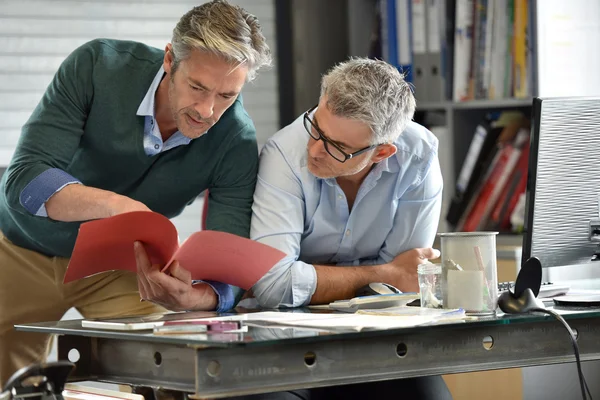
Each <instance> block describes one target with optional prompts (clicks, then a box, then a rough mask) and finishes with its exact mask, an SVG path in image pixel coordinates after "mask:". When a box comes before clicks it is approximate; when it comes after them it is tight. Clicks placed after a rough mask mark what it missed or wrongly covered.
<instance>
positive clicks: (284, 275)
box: [250, 117, 443, 307]
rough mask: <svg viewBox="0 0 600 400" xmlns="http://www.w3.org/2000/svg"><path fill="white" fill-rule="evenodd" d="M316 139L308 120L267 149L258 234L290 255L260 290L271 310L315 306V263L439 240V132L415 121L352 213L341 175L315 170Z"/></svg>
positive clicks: (387, 253) (377, 257)
mask: <svg viewBox="0 0 600 400" xmlns="http://www.w3.org/2000/svg"><path fill="white" fill-rule="evenodd" d="M308 139H309V136H308V134H307V133H306V131H305V129H304V126H303V122H302V117H300V118H298V119H297V120H296V121H294V122H293V123H292V124H290V125H288V126H287V127H285V128H283V129H282V130H280V131H279V132H278V133H277V134H275V135H274V136H273V137H272V138H271V139H269V141H268V142H267V144H266V145H265V147H264V148H263V150H262V152H261V158H260V168H259V174H258V182H257V185H256V191H255V194H254V205H253V208H252V226H251V232H250V236H251V238H252V239H254V240H257V241H259V242H261V243H264V244H267V245H270V246H272V247H275V248H277V249H279V250H281V251H283V252H285V253H286V254H287V256H286V257H284V259H283V260H281V261H280V262H279V263H278V264H276V265H275V266H274V267H273V268H272V269H271V270H270V271H269V272H268V273H267V274H266V275H265V276H264V277H263V278H261V279H260V280H259V281H258V282H257V283H256V285H255V286H254V287H253V292H254V295H255V296H256V299H257V300H258V302H259V303H260V304H261V305H262V306H265V307H281V306H284V307H297V306H302V305H306V304H308V303H309V302H310V299H311V297H312V295H313V294H314V293H315V290H316V287H317V274H316V271H315V268H314V266H313V264H317V265H320V264H329V265H331V264H334V265H338V266H340V268H343V266H357V265H377V264H384V263H387V262H390V261H391V260H392V259H393V258H394V257H395V256H396V255H398V254H400V253H402V252H404V251H406V250H410V249H413V248H418V247H429V246H431V245H432V244H433V240H434V239H435V234H436V231H437V227H438V222H439V217H440V209H441V202H442V186H443V182H442V174H441V171H440V165H439V161H438V140H437V138H436V137H435V136H434V135H433V134H432V133H431V132H429V131H428V130H427V129H425V128H424V127H422V126H421V125H419V124H417V123H414V122H410V123H409V125H408V126H407V128H406V129H405V131H404V132H402V134H401V135H400V136H399V138H398V139H397V140H396V141H395V142H394V144H395V145H396V147H397V148H398V151H397V152H396V154H395V155H394V156H392V157H390V158H388V159H386V160H384V161H382V162H380V163H378V164H377V165H375V166H374V168H373V169H372V170H371V171H370V172H369V174H368V175H367V177H366V178H365V180H364V181H363V183H362V185H361V187H360V189H359V191H358V195H357V196H356V200H355V202H354V205H353V207H352V210H349V209H348V202H347V199H346V196H345V194H344V192H343V191H342V189H341V188H340V186H339V185H338V184H337V182H336V180H335V179H333V178H332V179H321V178H317V177H315V176H314V175H312V174H311V173H310V172H309V170H308V167H307V144H308ZM340 284H341V285H343V284H344V282H343V281H341V282H340Z"/></svg>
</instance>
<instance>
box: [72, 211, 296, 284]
mask: <svg viewBox="0 0 600 400" xmlns="http://www.w3.org/2000/svg"><path fill="white" fill-rule="evenodd" d="M136 241H139V242H142V243H143V244H144V248H145V249H146V252H147V253H148V256H149V258H150V261H151V262H152V263H153V264H159V265H164V266H165V268H164V269H163V271H165V272H168V271H166V270H167V269H168V266H169V264H170V263H171V262H172V261H174V260H177V261H178V262H179V264H180V265H181V266H182V267H183V268H185V269H187V270H189V271H190V272H191V273H192V279H198V280H214V281H219V282H223V283H228V284H231V285H235V286H238V287H240V288H242V289H246V290H248V289H250V288H251V287H252V286H253V285H254V284H255V283H256V282H257V281H258V280H259V279H260V278H261V277H262V276H263V275H264V274H266V273H267V272H268V271H269V270H270V269H271V268H272V267H273V266H274V265H275V264H276V263H277V262H278V261H279V260H281V259H282V258H283V257H285V253H283V252H281V251H279V250H277V249H275V248H273V247H271V246H267V245H265V244H262V243H258V242H256V241H254V240H250V239H246V238H243V237H240V236H236V235H233V234H230V233H226V232H217V231H200V232H196V233H194V234H192V235H191V236H190V237H189V238H188V239H187V240H186V241H185V242H183V243H182V244H181V246H180V245H179V243H178V241H179V240H178V236H177V230H176V228H175V226H174V225H173V223H172V222H171V221H170V220H169V219H168V218H167V217H165V216H163V215H161V214H158V213H155V212H143V211H136V212H130V213H125V214H120V215H116V216H114V217H110V218H104V219H99V220H94V221H89V222H85V223H83V224H81V227H80V228H79V234H78V235H77V240H76V242H75V248H74V250H73V255H72V257H71V260H70V262H69V266H68V268H67V272H66V274H65V277H64V283H68V282H72V281H75V280H77V279H81V278H85V277H87V276H91V275H95V274H97V273H100V272H105V271H111V270H128V271H132V272H136V270H137V268H136V262H135V256H134V252H133V243H134V242H136Z"/></svg>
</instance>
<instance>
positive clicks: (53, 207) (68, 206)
mask: <svg viewBox="0 0 600 400" xmlns="http://www.w3.org/2000/svg"><path fill="white" fill-rule="evenodd" d="M121 198H123V196H120V195H118V194H116V193H114V192H110V191H107V190H103V189H96V188H93V187H89V186H84V185H69V186H66V187H64V188H63V189H62V190H60V191H59V192H57V193H55V194H54V195H53V196H52V197H51V198H50V199H49V200H48V201H47V202H46V212H47V213H48V217H50V218H52V219H53V220H56V221H64V222H73V221H86V220H91V219H99V218H107V217H110V216H112V215H114V209H115V208H116V206H115V205H116V204H117V203H118V202H119V201H122V199H121Z"/></svg>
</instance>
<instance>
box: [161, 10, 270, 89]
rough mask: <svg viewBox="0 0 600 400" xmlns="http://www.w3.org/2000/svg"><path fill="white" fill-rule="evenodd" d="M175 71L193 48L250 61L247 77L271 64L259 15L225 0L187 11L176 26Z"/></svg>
mask: <svg viewBox="0 0 600 400" xmlns="http://www.w3.org/2000/svg"><path fill="white" fill-rule="evenodd" d="M171 44H172V45H173V72H175V70H176V69H177V66H178V65H179V62H181V61H182V60H185V59H186V58H187V57H188V56H189V54H190V51H191V50H192V49H198V50H203V51H207V52H209V53H212V54H215V55H218V56H220V57H223V58H224V59H226V60H230V61H231V62H233V63H237V64H238V65H240V64H243V63H247V66H248V76H247V80H248V81H251V80H253V79H254V78H255V77H256V73H257V72H258V70H259V69H260V68H261V67H264V66H270V65H271V50H270V49H269V46H268V45H267V42H266V40H265V37H264V36H263V34H262V32H261V28H260V24H259V22H258V19H257V18H256V17H255V16H254V15H252V14H250V13H248V12H246V10H244V9H243V8H241V7H239V6H235V5H231V4H229V3H228V2H226V1H225V0H213V1H210V2H208V3H205V4H202V5H200V6H197V7H194V8H193V9H191V10H190V11H188V12H187V13H185V14H184V15H183V16H182V17H181V19H180V20H179V22H178V23H177V26H175V29H173V38H172V40H171Z"/></svg>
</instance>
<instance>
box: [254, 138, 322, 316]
mask: <svg viewBox="0 0 600 400" xmlns="http://www.w3.org/2000/svg"><path fill="white" fill-rule="evenodd" d="M304 213H305V203H304V195H303V190H302V184H301V182H300V178H299V177H298V176H297V175H296V174H295V173H294V170H293V168H292V167H291V166H290V164H289V163H288V161H287V160H286V158H285V156H284V155H283V154H282V152H281V151H280V149H279V148H278V147H277V145H276V144H275V143H274V142H273V141H269V142H268V143H267V144H266V145H265V147H264V148H263V150H262V152H261V156H260V166H259V172H258V180H257V183H256V190H255V192H254V204H253V206H252V222H251V229H250V237H251V239H253V240H256V241H258V242H260V243H264V244H267V245H269V246H272V247H274V248H276V249H279V250H281V251H283V252H284V253H286V254H287V255H286V257H284V258H283V259H282V260H281V261H280V262H279V263H277V264H276V265H275V266H274V267H273V268H272V269H271V270H270V271H269V272H268V273H267V274H266V275H265V276H263V277H262V278H261V279H260V280H259V281H258V282H257V283H256V284H255V285H254V287H253V288H252V290H253V293H254V295H255V297H256V299H257V301H258V303H259V304H260V305H261V306H262V307H266V308H276V307H297V306H302V305H305V304H308V303H309V302H310V299H311V297H312V295H313V294H314V292H315V289H316V287H317V274H316V271H315V268H314V266H313V265H311V264H307V263H304V262H301V261H298V258H299V256H300V242H301V239H302V234H303V232H304Z"/></svg>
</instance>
